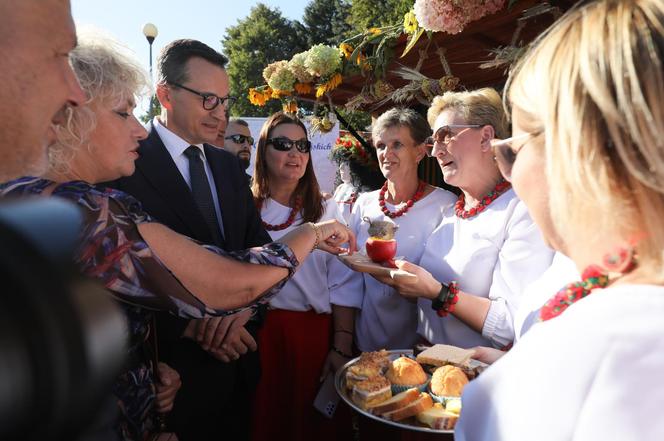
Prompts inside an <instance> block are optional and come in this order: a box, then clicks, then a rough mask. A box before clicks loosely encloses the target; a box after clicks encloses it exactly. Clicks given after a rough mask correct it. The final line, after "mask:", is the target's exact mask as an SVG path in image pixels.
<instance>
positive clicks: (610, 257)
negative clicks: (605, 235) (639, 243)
mask: <svg viewBox="0 0 664 441" xmlns="http://www.w3.org/2000/svg"><path fill="white" fill-rule="evenodd" d="M635 266H636V257H635V255H634V251H633V249H631V248H619V249H617V250H616V252H615V253H611V254H607V255H606V256H604V262H603V265H602V266H598V265H590V266H589V267H588V268H586V269H585V270H584V271H583V274H581V281H580V282H573V283H570V284H568V285H565V287H563V289H561V290H560V291H558V292H557V293H556V295H555V296H553V297H551V298H550V299H549V300H548V301H547V302H546V303H545V304H544V306H542V309H541V310H540V320H541V321H546V320H551V319H552V318H555V317H558V316H559V315H560V314H562V313H563V312H565V310H566V309H567V308H569V307H570V306H571V305H573V304H574V303H576V302H578V301H579V300H581V299H582V298H584V297H586V296H588V295H589V294H590V293H592V292H593V290H594V289H597V288H606V286H607V285H608V284H609V272H612V273H613V274H618V275H623V274H625V273H628V272H630V271H632V270H633V269H634V267H635Z"/></svg>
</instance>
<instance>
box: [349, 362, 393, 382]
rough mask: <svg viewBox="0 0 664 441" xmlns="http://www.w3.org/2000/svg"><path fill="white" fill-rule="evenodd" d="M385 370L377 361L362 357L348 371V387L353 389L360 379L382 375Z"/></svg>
mask: <svg viewBox="0 0 664 441" xmlns="http://www.w3.org/2000/svg"><path fill="white" fill-rule="evenodd" d="M384 371H385V370H384V369H383V367H382V366H381V365H380V364H378V363H376V362H375V361H373V360H362V359H360V361H358V362H357V363H355V364H354V365H352V366H351V367H349V368H348V370H347V371H346V388H347V389H352V388H353V387H354V386H355V385H356V384H357V383H359V382H360V381H364V380H367V379H369V378H371V377H375V376H377V375H382V374H383V372H384Z"/></svg>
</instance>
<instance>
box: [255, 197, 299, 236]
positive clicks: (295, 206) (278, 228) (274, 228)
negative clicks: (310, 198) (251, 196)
mask: <svg viewBox="0 0 664 441" xmlns="http://www.w3.org/2000/svg"><path fill="white" fill-rule="evenodd" d="M262 206H263V201H260V202H259V204H258V211H260V210H261V207H262ZM300 208H302V197H300V196H296V197H295V201H294V204H293V208H292V209H291V212H290V214H289V215H288V219H286V222H284V223H282V224H277V225H273V224H268V223H267V222H265V221H264V220H261V222H262V224H263V228H265V229H266V230H267V231H281V230H285V229H286V228H288V227H290V226H291V225H293V222H294V221H295V217H296V216H297V213H299V212H300Z"/></svg>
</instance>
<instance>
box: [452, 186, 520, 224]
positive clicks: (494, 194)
mask: <svg viewBox="0 0 664 441" xmlns="http://www.w3.org/2000/svg"><path fill="white" fill-rule="evenodd" d="M511 187H512V185H511V184H510V183H509V182H507V181H504V180H501V181H500V182H498V183H497V184H496V186H495V187H494V188H493V190H491V191H490V192H489V194H487V195H486V196H484V197H483V198H482V199H481V200H480V202H479V204H477V205H475V206H474V207H473V208H471V209H469V210H466V209H465V208H464V207H465V206H466V195H465V194H463V193H461V194H460V195H459V199H457V201H456V204H455V205H454V214H456V216H457V217H459V218H461V219H468V218H469V217H473V216H477V215H478V214H480V213H481V212H483V211H484V210H486V207H488V206H489V204H491V202H493V201H495V200H496V199H498V196H500V195H501V194H503V193H505V192H506V191H507V190H509V189H510V188H511Z"/></svg>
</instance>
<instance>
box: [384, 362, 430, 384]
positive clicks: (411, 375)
mask: <svg viewBox="0 0 664 441" xmlns="http://www.w3.org/2000/svg"><path fill="white" fill-rule="evenodd" d="M387 379H388V380H390V382H391V383H392V384H395V385H398V386H416V385H420V384H424V383H426V382H427V380H428V377H427V374H426V372H424V369H422V366H420V364H419V363H418V362H416V361H415V360H413V359H411V358H408V357H399V358H397V359H396V360H394V361H393V362H392V364H391V365H390V368H389V369H388V371H387Z"/></svg>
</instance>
